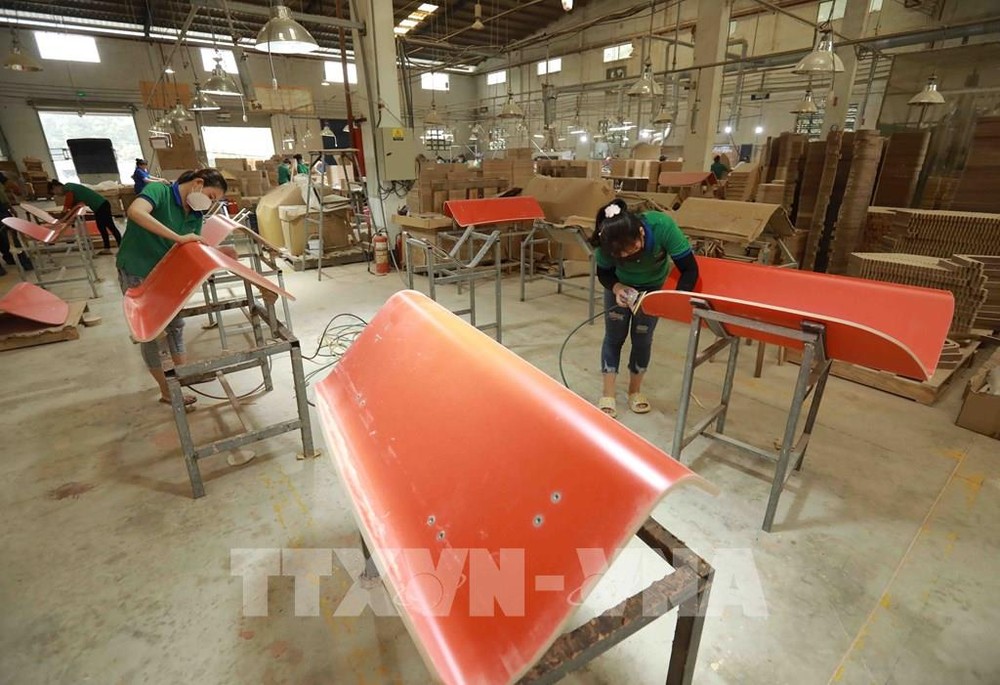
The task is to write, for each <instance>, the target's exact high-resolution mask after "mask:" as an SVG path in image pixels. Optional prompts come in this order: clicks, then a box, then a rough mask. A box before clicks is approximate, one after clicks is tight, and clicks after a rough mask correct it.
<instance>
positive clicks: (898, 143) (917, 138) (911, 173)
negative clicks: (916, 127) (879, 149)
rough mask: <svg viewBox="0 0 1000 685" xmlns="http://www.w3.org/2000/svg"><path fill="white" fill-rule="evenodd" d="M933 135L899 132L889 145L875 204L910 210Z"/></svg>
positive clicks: (891, 137) (928, 133)
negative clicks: (908, 208)
mask: <svg viewBox="0 0 1000 685" xmlns="http://www.w3.org/2000/svg"><path fill="white" fill-rule="evenodd" d="M930 140H931V134H930V131H928V130H926V129H924V130H920V131H897V132H896V133H893V134H892V135H891V136H889V140H888V141H887V142H886V149H885V156H884V157H883V159H882V168H881V170H880V171H879V177H878V187H877V188H876V190H875V199H874V203H875V204H876V205H882V206H885V207H909V206H910V205H911V204H912V203H913V195H914V193H915V192H916V190H917V180H918V179H919V178H920V171H921V169H923V167H924V157H925V156H926V155H927V145H928V143H930Z"/></svg>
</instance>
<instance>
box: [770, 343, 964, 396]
mask: <svg viewBox="0 0 1000 685" xmlns="http://www.w3.org/2000/svg"><path fill="white" fill-rule="evenodd" d="M979 346H980V342H979V341H978V340H975V341H973V342H971V343H969V344H968V345H966V346H965V347H963V348H962V352H961V359H960V360H958V361H957V362H949V365H951V364H955V366H954V367H953V368H950V369H943V368H938V370H937V372H936V373H935V374H934V375H933V376H932V377H931V379H930V380H928V381H923V382H921V381H915V380H911V379H909V378H903V377H902V376H897V375H895V374H891V373H886V372H885V371H876V370H874V369H869V368H866V367H864V366H857V365H856V364H848V363H846V362H839V361H835V362H833V369H832V370H831V371H830V373H831V374H832V375H834V376H836V377H837V378H843V379H844V380H848V381H853V382H855V383H859V384H861V385H867V386H868V387H869V388H875V389H876V390H881V391H883V392H887V393H891V394H893V395H898V396H899V397H905V398H906V399H908V400H913V401H914V402H919V403H920V404H926V405H932V404H934V403H935V402H937V401H938V400H939V399H940V398H941V396H942V395H943V394H944V393H945V391H946V390H947V389H948V388H949V387H950V386H951V383H952V382H953V381H954V380H955V378H956V377H957V376H958V374H959V372H960V371H961V370H962V369H964V368H965V367H966V366H968V365H969V364H970V363H972V358H973V357H974V356H975V354H976V350H978V349H979ZM785 359H787V360H788V361H790V362H792V363H793V364H798V363H799V362H801V361H802V352H800V351H799V350H786V356H785Z"/></svg>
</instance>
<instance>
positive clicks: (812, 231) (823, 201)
mask: <svg viewBox="0 0 1000 685" xmlns="http://www.w3.org/2000/svg"><path fill="white" fill-rule="evenodd" d="M849 135H852V136H853V134H849ZM843 145H844V133H843V132H842V131H830V132H829V133H828V134H827V135H826V146H825V147H824V148H823V169H822V173H821V174H820V177H819V185H818V186H817V188H816V202H815V204H814V205H813V207H812V223H810V224H809V225H808V226H806V225H804V224H801V225H800V226H799V228H803V229H807V230H808V231H809V234H808V235H807V236H806V249H805V254H804V256H803V260H802V268H804V269H809V270H812V269H814V268H815V266H816V257H817V255H819V250H820V243H821V242H823V234H824V232H825V230H826V215H827V211H828V210H829V208H830V199H831V196H832V195H833V188H834V186H835V185H836V182H837V171H838V169H839V168H840V151H841V148H842V147H843Z"/></svg>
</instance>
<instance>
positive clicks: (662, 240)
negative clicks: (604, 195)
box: [590, 200, 698, 417]
mask: <svg viewBox="0 0 1000 685" xmlns="http://www.w3.org/2000/svg"><path fill="white" fill-rule="evenodd" d="M590 241H591V244H592V245H593V246H594V247H595V248H596V249H595V250H594V259H595V260H596V261H597V278H598V280H600V282H601V285H603V286H604V310H605V311H604V342H603V343H602V345H601V373H602V374H603V385H604V388H603V392H602V393H601V398H600V400H599V401H598V403H597V406H598V407H599V408H600V409H601V410H602V411H604V412H605V413H606V414H608V415H609V416H612V417H614V416H617V414H618V410H617V406H616V400H615V381H616V380H617V378H618V365H619V363H620V361H621V351H622V346H623V345H624V344H625V339H626V338H628V337H630V336H631V339H632V351H631V354H630V356H629V362H628V370H629V382H628V406H629V409H631V410H632V411H633V412H635V413H636V414H645V413H646V412H648V411H649V410H650V404H649V400H648V399H646V396H645V395H644V394H643V393H642V379H643V378H644V376H645V374H646V369H647V368H648V367H649V360H650V356H651V354H652V345H653V331H654V329H655V328H656V323H657V321H658V320H659V319H657V318H656V317H655V316H650V315H648V314H645V313H643V312H642V311H641V310H640V309H636V310H635V311H633V306H634V305H635V303H636V301H637V300H638V298H639V296H640V295H641V294H642V293H644V292H650V291H653V290H660V289H661V288H662V287H663V282H664V281H665V280H666V279H667V273H668V272H669V270H670V264H671V262H673V264H674V265H675V266H676V267H677V268H678V269H680V270H681V275H680V280H679V282H678V284H677V289H678V290H692V289H693V288H694V285H695V282H696V281H697V280H698V262H697V261H695V258H694V254H693V253H692V252H691V245H690V243H688V239H687V237H685V235H684V234H683V233H682V232H681V229H680V228H678V227H677V222H675V221H674V220H673V219H672V218H670V217H669V216H667V215H666V214H664V213H663V212H645V213H643V214H634V213H632V212H630V211H628V206H627V205H626V204H625V201H624V200H612V201H611V202H610V203H609V204H607V205H605V206H604V207H602V208H601V209H600V210H599V211H598V212H597V220H596V223H595V229H594V234H593V236H591V239H590Z"/></svg>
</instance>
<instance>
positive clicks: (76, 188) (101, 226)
mask: <svg viewBox="0 0 1000 685" xmlns="http://www.w3.org/2000/svg"><path fill="white" fill-rule="evenodd" d="M49 194H50V195H51V196H52V197H53V198H55V200H56V201H59V200H62V203H63V212H64V213H66V212H69V210H71V209H73V208H74V207H76V206H77V205H78V204H81V203H83V204H85V205H87V208H88V209H90V211H92V212H93V213H94V221H95V222H96V223H97V230H98V231H100V232H101V242H103V243H104V249H103V250H101V252H100V254H111V240H110V237H109V234H110V235H113V236H114V237H115V245H116V246H117V247H121V244H122V234H121V233H119V232H118V227H117V226H116V225H115V218H114V217H113V216H112V215H111V203H110V202H109V201H108V199H107V198H106V197H104V196H103V195H101V194H100V193H98V192H97V191H96V190H94V189H92V188H88V187H87V186H85V185H80V184H79V183H66V184H62V183H60V182H59V181H57V180H55V179H53V180H51V181H49Z"/></svg>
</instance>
